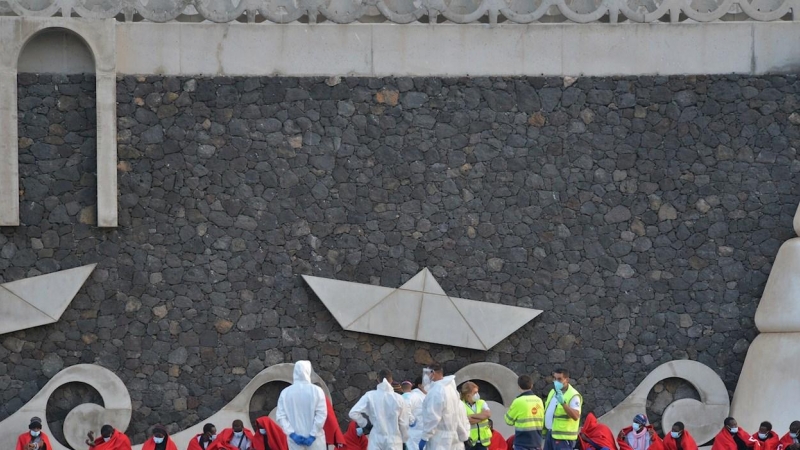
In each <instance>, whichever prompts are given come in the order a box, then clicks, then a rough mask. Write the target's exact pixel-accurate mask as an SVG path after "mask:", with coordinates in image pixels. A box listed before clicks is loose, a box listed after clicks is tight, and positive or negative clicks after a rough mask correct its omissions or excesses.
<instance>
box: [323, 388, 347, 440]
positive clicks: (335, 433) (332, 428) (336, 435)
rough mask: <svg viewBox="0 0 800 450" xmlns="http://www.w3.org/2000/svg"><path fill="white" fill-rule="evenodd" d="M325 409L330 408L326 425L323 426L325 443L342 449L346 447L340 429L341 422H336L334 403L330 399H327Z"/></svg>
mask: <svg viewBox="0 0 800 450" xmlns="http://www.w3.org/2000/svg"><path fill="white" fill-rule="evenodd" d="M325 407H327V408H328V415H327V416H326V417H325V425H323V426H322V431H323V432H325V443H326V444H328V445H332V446H334V447H337V448H338V447H341V446H343V445H344V435H343V434H342V429H341V428H339V421H338V420H336V412H335V411H334V410H333V403H331V400H330V399H329V398H328V397H325Z"/></svg>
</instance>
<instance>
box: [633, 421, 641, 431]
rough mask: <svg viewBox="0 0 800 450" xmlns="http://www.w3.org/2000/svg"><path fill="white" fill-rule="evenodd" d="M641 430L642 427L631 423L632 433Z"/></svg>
mask: <svg viewBox="0 0 800 450" xmlns="http://www.w3.org/2000/svg"><path fill="white" fill-rule="evenodd" d="M641 429H642V426H641V425H639V424H638V423H636V422H634V423H633V431H639V430H641Z"/></svg>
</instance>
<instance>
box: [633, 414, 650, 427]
mask: <svg viewBox="0 0 800 450" xmlns="http://www.w3.org/2000/svg"><path fill="white" fill-rule="evenodd" d="M646 426H647V416H646V415H644V414H637V415H635V416H633V431H639V430H641V429H642V428H645V427H646Z"/></svg>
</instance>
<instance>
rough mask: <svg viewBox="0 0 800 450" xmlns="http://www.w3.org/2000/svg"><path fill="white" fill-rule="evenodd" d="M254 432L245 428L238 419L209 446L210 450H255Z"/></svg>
mask: <svg viewBox="0 0 800 450" xmlns="http://www.w3.org/2000/svg"><path fill="white" fill-rule="evenodd" d="M254 440H255V436H254V435H253V432H252V431H250V430H248V429H246V428H245V427H244V423H243V422H242V421H241V420H239V419H236V420H234V421H233V423H232V424H231V427H230V428H225V429H224V430H222V432H221V433H220V434H219V435H217V439H216V440H215V441H214V442H212V443H211V445H209V446H208V450H255V448H254V447H253V441H254Z"/></svg>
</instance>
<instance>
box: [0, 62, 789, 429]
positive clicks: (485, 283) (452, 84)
mask: <svg viewBox="0 0 800 450" xmlns="http://www.w3.org/2000/svg"><path fill="white" fill-rule="evenodd" d="M18 82H19V103H18V104H19V111H18V114H19V117H20V121H19V123H20V126H19V136H20V148H21V150H20V172H21V182H20V192H21V195H22V198H21V203H20V205H21V224H20V226H19V227H13V228H10V227H6V228H3V229H2V230H0V280H2V281H10V280H16V279H21V278H24V277H28V276H32V275H36V274H39V273H50V272H53V271H56V270H62V269H66V268H69V267H75V266H79V265H83V264H89V263H95V262H96V263H98V266H97V268H96V270H95V271H94V273H93V275H92V277H91V278H90V279H89V280H88V281H87V282H86V284H85V285H84V288H83V289H82V291H81V292H80V293H79V294H78V295H77V296H76V298H75V300H74V301H73V302H72V304H71V306H70V308H69V309H67V311H66V312H65V313H64V315H63V316H62V318H61V320H60V321H59V322H58V323H56V324H53V325H48V326H44V327H39V328H35V329H31V330H25V331H20V332H17V333H13V334H10V335H4V336H2V339H0V341H1V342H2V346H0V396H1V397H0V400H1V401H0V419H2V418H5V417H7V416H8V415H9V414H10V413H11V412H13V411H15V410H17V409H18V408H19V407H20V406H21V405H22V404H23V402H25V401H26V400H27V399H29V398H31V396H32V395H34V394H35V393H36V392H37V391H38V390H39V388H40V387H41V386H42V385H43V383H44V382H45V381H46V380H47V379H49V378H50V377H52V375H53V374H54V373H56V372H57V371H58V370H59V369H61V368H62V367H65V366H71V365H74V364H78V363H82V362H88V363H97V364H100V365H102V366H104V367H107V368H109V369H111V370H113V371H114V373H116V374H118V375H119V376H120V377H121V378H122V380H123V381H124V382H125V384H126V386H127V388H128V390H129V391H130V394H131V398H132V400H133V405H134V408H133V410H134V412H133V419H132V426H131V429H130V430H129V432H130V434H131V435H132V436H133V437H134V438H135V439H134V440H136V441H139V442H141V441H142V440H143V438H144V432H145V430H146V429H147V427H148V426H150V425H152V424H154V423H157V422H161V423H164V424H167V425H168V426H169V427H170V428H171V429H173V430H179V429H183V428H185V427H186V426H188V425H192V424H194V423H196V422H198V421H201V420H203V419H204V418H206V417H209V416H210V415H211V414H213V413H214V412H216V411H217V410H218V409H219V408H220V407H221V406H223V405H225V404H226V403H227V402H228V401H230V400H231V399H232V398H233V397H234V396H235V395H236V394H238V393H239V391H240V390H241V388H242V387H243V386H244V385H245V384H246V383H247V382H248V381H250V379H251V377H252V376H254V375H255V374H256V373H258V371H259V370H261V369H263V368H264V367H266V366H269V365H272V364H276V363H280V362H284V361H294V360H296V359H301V358H309V359H311V360H312V361H313V363H314V364H315V366H316V368H317V369H318V371H319V373H320V375H321V376H322V377H323V378H324V379H325V381H326V383H327V384H328V386H329V387H330V390H331V393H332V395H333V399H334V403H335V404H336V405H337V408H338V412H339V414H340V415H341V416H342V417H344V413H345V411H346V409H347V408H348V407H349V406H350V405H352V404H353V402H355V400H356V398H357V397H358V396H359V395H360V394H361V393H362V391H363V390H366V389H369V388H371V387H372V386H373V384H374V381H373V380H372V378H374V376H375V373H374V371H375V370H377V369H379V368H382V367H384V366H388V367H391V368H392V369H394V370H395V371H396V373H397V376H398V378H403V379H405V378H411V377H414V376H416V375H418V373H419V367H420V364H423V363H426V362H427V361H429V360H430V359H431V358H436V359H438V360H440V361H442V362H443V363H444V365H445V367H446V368H447V370H448V371H451V372H452V371H455V370H457V369H459V368H461V367H463V366H465V365H467V364H469V363H471V362H477V361H490V362H497V363H500V364H503V365H506V366H508V367H509V368H511V369H512V370H514V371H516V372H518V373H532V374H533V375H534V378H535V380H536V385H535V389H536V391H537V392H543V391H544V389H545V386H546V383H547V380H546V379H545V377H546V376H547V375H548V374H549V372H550V370H551V369H552V368H553V367H554V366H566V367H568V368H570V369H571V370H572V371H573V374H574V379H575V385H576V386H577V387H578V388H579V389H580V390H581V391H582V392H583V394H584V398H585V400H586V408H585V412H589V411H594V412H596V413H597V414H598V415H599V414H601V413H603V412H605V411H608V410H609V409H611V408H612V407H613V406H615V405H617V404H618V403H619V402H620V401H622V399H624V398H625V396H626V395H627V394H629V393H630V392H631V391H633V389H634V388H635V387H636V386H637V385H638V384H639V382H640V381H641V380H642V379H643V378H644V377H645V376H646V375H647V374H648V373H649V372H650V371H651V370H653V369H654V368H655V367H657V366H658V365H659V364H661V363H663V362H666V361H670V360H674V359H682V358H689V359H693V360H697V361H700V362H702V363H704V364H706V365H708V366H709V367H711V368H712V369H713V370H715V371H716V372H717V373H718V374H719V375H720V376H721V377H722V379H723V380H724V381H725V383H726V386H727V388H728V389H729V391H732V390H733V389H734V387H735V385H736V381H737V377H738V375H739V373H740V371H741V368H742V363H743V361H744V357H745V353H746V351H747V347H748V344H749V342H750V341H751V340H752V339H753V338H754V337H755V335H756V333H757V332H756V329H755V327H754V325H753V315H754V311H755V308H756V306H757V301H758V297H759V296H760V294H761V292H762V290H763V288H764V283H765V281H766V278H767V274H768V273H769V271H770V268H771V264H772V261H773V258H774V257H775V255H776V252H777V249H778V247H779V246H780V244H781V243H782V242H784V241H785V240H786V239H787V238H788V237H789V236H790V235H791V233H792V225H791V224H792V217H793V214H794V212H795V209H796V207H797V204H798V202H799V201H800V195H799V194H798V192H800V189H798V188H799V187H800V186H798V184H800V179H799V178H798V175H797V174H798V172H800V162H798V160H797V154H796V148H798V144H800V128H798V126H799V125H800V117H798V115H797V113H795V111H796V110H797V108H798V102H800V82H799V81H798V79H797V77H795V76H785V77H784V76H765V77H740V76H735V75H728V76H721V77H670V78H668V77H636V78H580V79H578V80H577V81H575V80H572V79H562V78H472V79H467V78H462V79H454V78H343V79H328V78H271V77H258V78H229V77H217V78H173V77H161V76H141V77H136V76H126V77H123V78H120V79H118V81H117V86H116V90H117V98H116V100H117V103H118V106H117V112H118V121H117V125H118V129H119V132H118V137H117V141H118V146H119V158H120V162H119V165H118V173H119V177H120V192H119V194H120V216H119V220H120V223H119V224H120V226H119V228H118V229H115V230H110V231H109V230H103V229H99V228H97V227H96V226H95V220H96V218H95V217H94V202H95V201H96V198H97V196H96V193H95V192H94V189H95V185H96V184H95V178H94V173H93V172H94V170H95V167H96V166H95V158H94V151H95V149H94V141H93V138H94V136H95V124H94V122H93V121H94V118H95V117H96V116H95V114H94V111H93V108H94V104H95V102H94V100H93V95H94V91H93V89H94V88H95V80H94V78H93V77H91V76H78V75H73V76H67V77H65V76H35V75H21V76H20V77H19V80H18ZM422 267H429V268H430V270H431V271H432V272H433V273H434V275H435V276H436V278H437V279H438V280H439V282H440V283H441V286H442V287H443V289H444V290H445V291H446V292H447V293H448V294H450V295H453V296H458V297H463V298H469V299H475V300H482V301H489V302H499V303H504V304H511V305H517V306H524V307H534V308H538V309H542V310H544V311H545V312H544V313H543V314H542V315H541V316H539V317H538V318H536V319H535V320H534V321H533V322H531V323H530V324H528V325H526V326H524V327H523V328H521V329H520V330H519V331H517V332H516V333H514V334H512V335H511V336H510V337H509V338H508V339H506V340H505V341H503V342H501V343H500V344H499V345H497V346H496V347H495V348H493V349H491V350H490V351H487V352H481V351H472V350H467V349H458V348H450V347H445V346H440V345H433V344H424V343H414V342H410V341H404V340H400V339H392V338H386V337H377V336H370V335H363V334H356V333H352V332H343V331H342V330H341V328H340V327H339V326H338V325H337V324H336V322H335V321H334V320H333V318H332V317H331V315H330V314H329V313H328V311H327V310H326V309H325V308H324V306H323V305H322V303H321V302H320V301H319V300H318V299H316V298H315V297H314V295H313V294H312V293H311V291H310V289H308V288H307V287H306V286H305V285H304V284H303V282H302V280H301V277H300V275H301V274H313V275H317V276H324V277H333V278H338V279H342V280H349V281H356V282H361V283H378V284H381V285H384V286H390V287H395V286H398V285H400V284H401V283H403V282H404V281H406V280H408V279H409V278H410V277H411V276H413V275H414V274H415V273H417V272H418V271H419V270H420V269H421V268H422ZM371 377H372V378H371ZM673 391H675V392H677V390H675V389H673ZM662 392H663V391H662ZM676 395H677V394H676ZM487 396H489V397H490V396H491V393H490V392H487ZM63 397H64V394H61V397H59V398H58V399H56V404H57V405H62V406H63V405H67V404H69V403H70V400H69V399H68V398H66V399H65V398H63ZM653 399H654V402H655V403H658V404H663V403H664V402H665V401H667V400H668V399H669V395H667V394H664V395H661V394H660V393H659V392H656V394H654V397H653ZM268 403H269V402H267V403H265V405H264V409H265V410H267V411H268V410H269V409H271V407H272V406H274V405H272V404H268ZM60 407H61V406H60Z"/></svg>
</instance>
